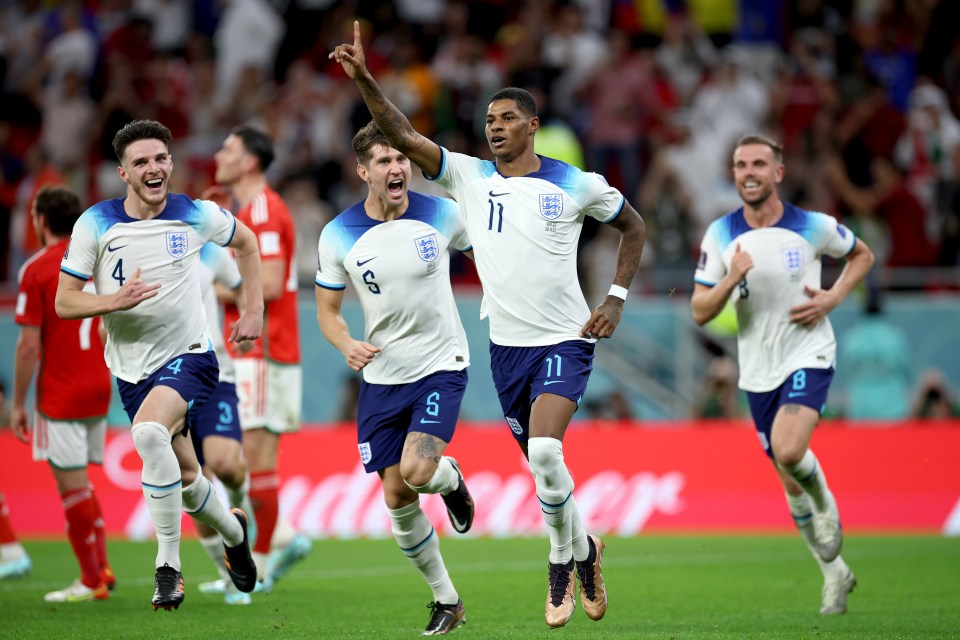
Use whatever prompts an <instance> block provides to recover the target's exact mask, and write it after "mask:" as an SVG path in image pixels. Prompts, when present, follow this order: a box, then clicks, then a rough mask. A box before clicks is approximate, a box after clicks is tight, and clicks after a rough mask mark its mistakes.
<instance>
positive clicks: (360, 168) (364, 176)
mask: <svg viewBox="0 0 960 640" xmlns="http://www.w3.org/2000/svg"><path fill="white" fill-rule="evenodd" d="M357 175H358V176H360V179H361V180H363V181H364V182H366V181H367V168H366V167H365V166H363V165H362V164H361V163H359V162H358V163H357Z"/></svg>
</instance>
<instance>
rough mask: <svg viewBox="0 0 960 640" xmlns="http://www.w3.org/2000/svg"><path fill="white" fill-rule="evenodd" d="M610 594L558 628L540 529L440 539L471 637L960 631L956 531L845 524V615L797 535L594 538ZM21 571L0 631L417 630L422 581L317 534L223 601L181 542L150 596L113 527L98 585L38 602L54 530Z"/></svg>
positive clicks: (375, 553)
mask: <svg viewBox="0 0 960 640" xmlns="http://www.w3.org/2000/svg"><path fill="white" fill-rule="evenodd" d="M606 541H607V543H608V546H607V553H606V556H605V558H604V578H605V579H606V583H607V590H608V593H609V595H610V609H609V611H608V612H607V615H606V617H605V618H604V619H603V620H601V621H600V622H591V621H590V620H588V619H587V617H586V615H585V614H584V613H583V610H582V609H581V608H580V607H579V605H578V607H577V610H576V611H575V612H574V617H573V619H572V620H571V621H570V622H569V623H568V624H567V626H566V627H564V628H563V629H561V630H550V629H549V628H548V627H547V626H546V625H545V623H544V620H543V606H544V601H545V599H546V592H547V582H546V580H547V567H546V563H547V560H546V557H547V550H548V548H547V541H546V539H545V538H543V539H457V538H445V539H443V540H442V547H441V548H442V550H443V554H444V558H445V560H446V562H447V567H448V569H449V570H450V572H451V575H452V577H453V579H454V582H455V584H456V586H457V589H458V590H459V592H460V595H461V597H462V598H463V600H464V604H465V606H466V610H467V625H466V626H465V627H461V628H460V629H458V630H457V631H456V632H455V636H454V637H457V638H460V639H461V640H466V639H467V638H478V639H479V638H483V639H487V638H550V639H551V640H556V639H558V638H564V639H565V640H574V639H579V638H603V639H605V640H606V639H620V638H623V639H626V638H630V639H636V638H667V639H674V638H675V639H678V640H679V639H690V640H693V639H700V638H710V639H726V638H776V639H778V640H779V639H789V638H815V639H825V638H863V639H867V638H869V639H871V640H872V639H874V638H886V639H892V638H957V637H960V539H956V538H954V539H949V538H939V537H932V536H912V537H866V536H848V537H847V540H846V543H845V545H844V559H845V560H846V561H847V563H848V564H849V565H850V566H851V567H852V568H853V569H854V571H855V572H856V574H857V578H858V580H859V586H858V587H857V589H856V590H855V591H854V592H853V594H851V596H850V598H849V601H848V608H849V611H848V613H847V614H846V615H843V616H821V615H819V613H818V609H819V607H820V587H821V584H822V581H821V578H820V572H819V570H818V569H817V567H816V564H815V563H814V561H813V559H812V558H811V557H810V555H809V554H808V552H807V550H806V548H805V547H804V546H803V544H802V542H801V541H800V540H799V538H798V537H795V536H781V537H760V536H758V537H723V536H715V537H692V536H678V537H660V536H653V537H640V538H613V537H609V538H607V539H606ZM25 546H26V548H27V550H28V552H29V553H30V555H31V557H32V560H33V565H34V566H33V571H32V573H31V574H30V575H29V576H27V577H25V578H20V579H12V580H4V581H2V582H0V638H5V639H7V638H92V639H97V640H102V639H105V638H130V639H133V638H149V639H151V640H153V639H155V638H176V640H185V639H188V638H202V639H204V640H206V639H209V638H363V639H364V640H370V639H392V638H414V637H416V636H418V635H419V633H420V632H421V631H422V630H423V627H424V626H425V625H426V623H427V620H428V619H429V610H428V609H427V608H426V607H425V605H426V604H427V602H428V601H429V600H430V593H429V590H428V588H427V586H426V585H425V584H423V582H422V581H421V579H420V577H419V576H418V575H417V573H416V571H415V570H414V568H413V567H412V566H411V565H410V563H409V561H407V559H406V558H404V557H403V555H402V554H401V553H400V551H399V550H398V549H397V547H396V545H395V544H394V542H393V541H392V540H351V541H337V540H323V541H315V543H314V549H313V552H312V553H311V554H310V556H308V557H307V559H306V560H305V561H304V562H303V563H301V564H300V565H298V566H297V567H295V568H294V569H293V570H292V571H291V572H290V574H288V575H287V577H286V578H285V579H284V580H283V581H281V582H280V583H278V584H277V585H276V586H275V588H274V591H273V593H271V594H267V595H259V594H255V595H254V602H253V604H252V605H251V606H248V607H242V606H227V605H225V604H224V602H223V597H222V596H216V595H204V594H201V593H199V591H198V590H197V585H198V583H200V582H202V581H204V580H209V579H212V578H213V577H214V571H213V567H212V563H211V562H210V561H209V559H208V558H206V556H205V555H204V554H203V552H202V550H201V548H200V545H199V544H198V543H197V542H196V541H195V540H186V541H184V544H183V548H182V553H183V560H184V569H185V582H186V600H185V601H184V604H183V605H182V606H181V607H180V609H179V610H178V611H175V612H170V613H168V612H165V611H162V610H161V611H157V612H154V611H152V609H151V607H150V604H149V601H150V596H151V594H152V592H153V566H152V565H153V560H154V554H155V551H156V547H155V545H154V544H153V543H131V542H120V541H117V542H111V543H110V545H109V553H110V557H111V562H112V563H113V567H114V570H115V571H116V573H117V579H118V585H117V589H116V591H114V592H113V593H112V594H111V596H110V599H109V600H107V601H103V602H91V603H80V604H47V603H45V602H43V594H44V593H45V592H46V591H49V590H53V589H59V588H62V587H63V586H65V585H66V584H68V583H69V582H70V581H71V580H73V579H74V578H75V577H76V575H77V566H76V561H75V560H74V558H73V556H72V554H71V552H70V548H69V546H68V545H67V543H66V542H62V543H57V542H33V543H30V542H28V543H26V544H25Z"/></svg>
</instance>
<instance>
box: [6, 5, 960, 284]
mask: <svg viewBox="0 0 960 640" xmlns="http://www.w3.org/2000/svg"><path fill="white" fill-rule="evenodd" d="M958 13H960V6H958V5H957V4H956V3H952V2H947V1H943V0H941V1H939V2H937V1H936V0H934V1H927V2H919V1H911V0H839V1H833V2H828V1H825V0H802V1H799V2H761V1H759V0H725V1H723V2H698V1H696V0H686V1H684V0H661V1H659V2H646V3H634V2H626V1H623V0H579V1H578V0H544V1H536V2H521V3H515V2H507V1H506V0H478V1H474V2H464V1H458V0H430V1H425V0H395V1H391V0H356V1H353V2H329V1H328V2H323V1H319V2H298V1H296V0H290V1H287V2H281V1H277V0H275V1H273V2H271V1H270V0H229V1H222V2H218V1H217V0H199V1H197V2H191V1H188V0H86V1H83V0H65V1H63V2H56V3H54V2H42V1H40V0H26V1H24V2H17V3H9V4H6V6H5V7H4V8H3V9H0V80H2V96H0V251H3V253H4V255H2V256H0V282H6V286H7V288H8V290H12V287H13V286H14V284H15V278H16V273H17V269H18V267H19V266H20V264H22V262H23V261H24V260H25V259H26V258H27V257H28V256H29V255H30V254H32V253H33V252H34V251H35V250H36V249H37V247H38V244H37V239H36V237H35V234H34V232H33V229H32V225H30V224H29V209H30V203H31V202H32V200H33V197H34V195H35V194H36V192H37V191H38V190H39V188H40V187H41V186H43V185H45V184H51V183H58V182H63V183H67V184H69V185H70V186H71V187H73V188H74V189H75V190H76V191H77V192H78V193H80V194H81V196H82V197H83V199H84V201H85V202H95V201H97V200H99V199H103V198H109V197H119V196H120V195H122V194H121V193H119V192H118V184H119V183H118V181H117V180H116V179H115V174H116V160H115V158H114V157H113V154H112V151H111V149H110V140H111V138H112V136H113V133H114V132H115V131H116V130H117V129H118V128H120V127H121V126H122V125H123V124H125V123H126V122H129V121H131V120H133V119H136V118H153V119H157V120H160V121H162V122H164V123H166V124H167V125H168V126H169V127H170V128H171V130H172V131H173V134H174V139H175V140H177V141H178V142H177V143H176V144H175V145H174V147H173V149H172V152H173V156H174V158H175V159H176V161H177V165H178V166H179V167H180V168H181V170H180V171H179V172H178V173H177V174H176V181H177V183H176V184H174V185H173V189H172V190H173V191H178V192H183V193H186V194H188V195H191V196H194V197H197V196H199V195H200V194H201V193H202V192H203V191H204V190H205V189H206V188H207V187H208V186H210V185H211V183H212V181H213V175H214V171H215V165H214V161H213V154H214V153H215V151H216V150H217V149H218V148H219V145H220V142H221V141H222V140H223V139H224V138H225V136H226V134H227V133H228V132H229V131H230V129H231V128H232V127H234V126H236V125H238V124H242V123H247V122H254V123H257V124H259V125H260V126H263V127H265V128H266V129H267V130H268V131H269V132H270V134H271V135H272V136H273V137H274V139H275V140H276V147H277V155H278V157H277V162H275V163H274V164H273V166H272V167H271V170H270V172H269V175H268V178H269V180H270V182H271V184H272V185H274V186H275V187H276V188H277V189H278V190H279V192H280V193H282V195H283V196H284V197H285V199H286V200H287V202H288V203H289V206H290V209H291V211H292V213H293V215H294V217H295V220H296V224H297V227H298V238H299V241H300V242H302V246H301V249H302V250H301V251H299V260H300V262H301V265H300V268H301V271H302V275H303V277H301V278H300V281H301V282H305V283H308V282H310V281H311V280H312V274H313V271H314V269H315V261H314V253H315V247H316V239H317V237H319V232H320V229H321V228H322V227H323V225H324V224H325V223H326V222H327V221H328V220H329V219H330V218H331V217H332V215H333V214H334V213H335V212H336V211H340V210H343V209H345V208H346V207H348V206H350V205H351V204H353V203H354V202H356V201H358V200H360V199H361V198H362V197H363V194H364V185H363V183H362V182H360V181H359V180H358V178H357V177H356V173H355V171H353V166H354V165H355V159H354V157H353V153H352V150H351V148H350V138H351V132H354V131H356V130H357V129H358V128H359V127H360V126H362V125H363V124H364V123H365V122H366V121H367V120H368V117H369V116H368V114H367V112H366V110H365V109H364V108H363V104H362V102H361V101H360V98H359V96H358V95H357V93H356V92H355V91H353V90H351V88H350V87H349V86H348V84H347V83H348V82H349V80H348V79H347V78H346V76H345V74H344V73H343V72H342V70H341V69H340V68H339V65H335V64H332V63H331V62H330V61H328V60H327V57H326V56H327V53H328V52H329V51H330V50H331V49H332V47H333V46H335V44H336V43H338V42H340V41H343V40H344V39H345V38H346V37H347V36H348V35H349V34H350V29H351V25H352V20H353V18H354V17H355V16H360V17H361V18H362V20H363V26H364V33H365V36H366V37H367V38H372V41H370V42H366V43H365V47H366V49H367V51H368V64H369V66H370V68H371V70H372V71H373V72H374V73H375V75H376V76H377V78H378V79H379V81H380V82H381V84H382V85H383V87H384V90H385V92H386V93H387V95H388V96H389V97H390V98H391V100H392V101H393V102H394V103H395V104H397V105H398V106H399V107H400V108H401V109H402V110H403V112H404V113H406V114H407V115H408V116H409V118H410V120H411V122H412V123H413V124H414V126H415V127H416V128H417V130H418V131H421V132H423V133H424V134H426V135H429V136H431V137H433V138H435V139H436V140H437V141H438V142H439V143H440V144H443V145H444V146H446V147H447V148H449V149H451V150H457V151H465V152H470V153H474V154H476V155H480V156H482V157H488V155H489V151H488V149H487V148H486V144H485V141H484V139H483V136H482V131H481V130H479V129H478V123H479V122H481V118H479V117H478V114H479V113H481V112H482V110H483V109H485V106H486V100H487V98H488V97H489V95H490V94H491V93H492V92H493V91H494V90H495V89H497V88H499V87H501V86H512V85H515V86H521V87H525V88H528V89H530V90H532V91H533V92H534V95H535V96H536V97H537V98H538V101H539V102H540V107H541V119H542V121H543V123H544V126H542V127H541V130H540V133H539V134H538V136H537V141H538V150H541V147H542V151H543V152H544V153H546V154H547V155H552V156H554V157H558V158H560V159H563V160H566V161H568V162H571V163H572V164H575V165H579V166H582V167H584V168H587V169H589V170H595V171H597V172H599V173H601V174H603V175H605V176H606V177H607V178H608V180H609V181H610V182H611V183H612V184H613V185H614V186H616V187H617V188H619V189H620V190H621V191H622V192H623V193H624V194H626V195H627V196H628V198H629V199H630V200H631V201H634V202H636V203H637V205H638V209H639V210H640V212H641V214H642V215H643V216H644V219H645V220H646V221H647V224H648V225H649V227H650V235H649V238H650V241H649V243H648V251H647V252H646V253H645V254H644V265H643V267H642V268H643V269H644V270H645V275H643V276H641V277H640V278H638V281H637V282H636V283H635V285H634V288H635V289H639V290H640V291H648V292H653V291H661V290H666V289H668V288H676V289H677V290H678V291H690V290H691V287H692V283H691V281H690V275H689V274H690V273H691V270H692V267H693V266H694V263H695V260H696V254H697V248H698V242H699V239H700V237H701V236H702V233H703V230H704V229H705V228H706V225H707V224H709V222H710V221H712V220H713V219H715V218H716V217H717V216H718V215H721V214H723V213H725V212H726V211H729V210H731V209H733V208H736V207H737V206H738V205H737V203H738V200H737V194H736V190H735V188H734V186H733V184H732V182H731V177H730V172H729V158H730V154H731V152H732V146H733V143H734V141H735V140H736V139H737V138H738V137H739V136H740V135H742V134H744V133H747V132H750V131H755V130H757V129H758V128H760V129H762V130H763V131H764V132H765V133H767V134H769V135H771V136H772V137H774V138H775V139H778V140H782V141H783V143H784V145H785V151H786V158H785V160H786V164H787V165H788V166H789V167H790V171H789V172H787V175H786V179H785V182H784V185H783V186H782V192H783V195H784V197H785V198H786V199H788V200H790V201H792V202H795V203H796V204H797V205H798V206H801V207H805V208H809V209H813V210H819V211H825V212H830V213H832V214H834V215H837V216H838V217H841V218H843V220H844V222H845V223H846V224H847V225H848V226H850V227H851V228H853V229H854V230H855V231H856V232H857V233H858V235H860V236H862V237H864V238H865V239H867V240H868V242H869V243H870V245H871V246H872V247H874V249H875V251H876V252H877V256H878V259H879V262H880V263H881V264H884V265H886V266H887V267H895V268H897V269H896V270H893V271H881V272H880V273H881V274H882V273H888V274H891V273H892V274H894V275H892V276H886V280H881V281H879V282H875V283H874V284H875V285H879V286H885V287H887V286H888V287H896V288H937V287H942V286H944V283H945V282H949V281H948V279H945V278H944V277H943V276H942V274H943V273H944V270H943V269H941V270H936V269H930V268H931V267H945V268H949V267H953V266H955V265H956V264H957V259H958V249H960V217H958V216H960V195H958V194H960V191H958V188H957V167H958V166H960V123H958V120H957V115H956V114H957V113H960V36H958V35H957V32H956V30H955V28H954V25H955V24H956V23H957V19H958V17H960V16H958V15H957V14H958ZM372 34H376V36H375V37H372ZM417 188H420V189H421V190H427V191H429V190H430V189H431V186H424V185H421V184H418V185H417ZM433 188H434V189H435V187H433ZM598 227H599V225H595V224H589V223H588V225H587V226H586V227H585V230H584V234H583V238H582V240H581V242H582V243H584V244H585V247H584V250H583V251H581V262H582V264H581V266H582V269H583V274H584V278H583V280H584V285H585V288H586V292H587V294H588V298H589V297H590V294H591V293H592V292H593V291H594V290H598V291H599V290H601V289H603V288H604V287H605V284H602V283H608V282H609V280H610V277H609V276H610V274H608V273H601V272H600V271H601V270H602V268H601V267H599V266H596V267H595V266H593V265H595V264H596V265H600V264H605V262H607V261H603V260H602V259H598V258H601V257H602V256H604V255H609V253H610V251H611V244H612V243H615V242H616V240H617V236H616V234H615V233H609V235H608V234H607V232H609V230H606V229H600V228H598ZM453 271H454V274H455V282H457V283H464V282H475V276H474V275H473V271H472V267H468V266H467V265H466V264H464V263H463V262H462V261H460V262H457V263H456V264H454V265H453ZM937 274H941V275H939V276H938V275H937ZM880 277H881V278H884V276H882V275H881V276H880ZM601 292H602V291H601Z"/></svg>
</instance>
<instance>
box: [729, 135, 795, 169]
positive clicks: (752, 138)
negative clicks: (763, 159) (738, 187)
mask: <svg viewBox="0 0 960 640" xmlns="http://www.w3.org/2000/svg"><path fill="white" fill-rule="evenodd" d="M748 144H762V145H765V146H768V147H770V150H771V151H773V159H774V160H776V161H777V162H779V163H783V145H782V144H780V143H779V142H777V141H776V140H774V139H773V138H768V137H767V136H765V135H761V134H759V133H751V134H748V135H745V136H743V137H742V138H740V139H739V140H737V145H736V146H735V147H734V148H733V151H734V153H736V151H737V149H739V148H740V147H745V146H746V145H748Z"/></svg>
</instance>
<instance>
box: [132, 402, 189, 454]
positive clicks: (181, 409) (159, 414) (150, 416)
mask: <svg viewBox="0 0 960 640" xmlns="http://www.w3.org/2000/svg"><path fill="white" fill-rule="evenodd" d="M187 409H188V405H187V401H186V400H184V399H183V397H181V395H180V394H179V393H178V392H177V391H176V390H175V389H173V388H172V387H166V386H162V385H158V386H155V387H153V388H152V389H150V391H149V393H147V397H146V398H144V399H143V403H142V404H141V405H140V408H139V409H137V413H136V415H134V417H133V423H134V424H140V423H142V422H156V423H157V424H161V425H163V426H164V427H166V428H167V431H169V432H170V433H171V434H176V433H179V432H180V431H181V430H182V429H183V427H184V425H185V424H186V418H187ZM194 458H196V456H194Z"/></svg>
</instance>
